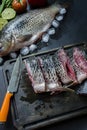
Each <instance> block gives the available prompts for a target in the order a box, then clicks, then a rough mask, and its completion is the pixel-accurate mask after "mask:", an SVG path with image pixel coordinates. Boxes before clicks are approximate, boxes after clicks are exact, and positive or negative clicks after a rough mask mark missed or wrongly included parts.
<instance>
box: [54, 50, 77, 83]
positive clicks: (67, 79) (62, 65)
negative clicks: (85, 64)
mask: <svg viewBox="0 0 87 130" xmlns="http://www.w3.org/2000/svg"><path fill="white" fill-rule="evenodd" d="M53 60H54V65H55V68H56V72H57V75H58V76H59V78H60V80H61V82H62V83H63V84H69V83H71V82H74V83H75V82H76V76H75V72H74V69H73V66H72V65H71V63H70V59H69V57H68V56H67V54H66V52H65V51H64V49H59V50H58V51H57V52H56V53H55V54H54V56H53Z"/></svg>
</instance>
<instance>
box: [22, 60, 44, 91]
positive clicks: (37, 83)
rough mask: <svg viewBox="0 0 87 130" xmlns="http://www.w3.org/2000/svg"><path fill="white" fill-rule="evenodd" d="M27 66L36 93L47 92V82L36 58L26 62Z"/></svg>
mask: <svg viewBox="0 0 87 130" xmlns="http://www.w3.org/2000/svg"><path fill="white" fill-rule="evenodd" d="M24 62H25V66H26V69H27V72H28V76H29V79H30V80H31V82H32V87H33V89H34V92H35V93H42V92H45V80H44V77H43V74H42V72H41V69H40V66H39V64H38V61H37V59H36V58H33V59H32V60H31V59H28V60H25V61H24Z"/></svg>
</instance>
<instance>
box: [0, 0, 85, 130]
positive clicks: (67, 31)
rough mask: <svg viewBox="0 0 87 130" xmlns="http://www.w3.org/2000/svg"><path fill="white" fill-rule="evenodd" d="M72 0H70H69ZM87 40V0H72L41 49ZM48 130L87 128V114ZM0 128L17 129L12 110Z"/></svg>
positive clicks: (1, 94)
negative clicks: (56, 28)
mask: <svg viewBox="0 0 87 130" xmlns="http://www.w3.org/2000/svg"><path fill="white" fill-rule="evenodd" d="M69 1H70V0H69ZM83 41H87V0H71V5H70V7H69V10H68V12H67V15H66V17H65V18H64V21H63V22H62V23H61V25H60V29H59V30H57V31H56V34H55V36H52V37H51V38H50V41H49V45H48V46H47V47H44V48H42V49H41V50H40V51H44V50H47V49H52V48H56V47H58V46H62V45H66V44H71V43H78V42H83ZM0 87H2V89H1V91H0V106H1V104H2V100H3V97H4V94H5V91H4V87H5V85H4V79H3V74H2V67H0ZM43 129H47V130H58V129H59V130H60V129H61V130H87V115H83V116H80V117H76V118H73V119H69V120H65V121H62V122H60V123H56V124H53V125H50V126H47V127H45V128H43ZM0 130H16V128H14V126H13V123H12V117H11V111H10V112H9V116H8V121H7V122H6V124H3V125H0Z"/></svg>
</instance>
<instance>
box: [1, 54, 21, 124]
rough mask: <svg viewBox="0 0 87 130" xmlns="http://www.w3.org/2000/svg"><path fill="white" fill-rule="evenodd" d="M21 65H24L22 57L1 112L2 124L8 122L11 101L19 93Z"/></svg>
mask: <svg viewBox="0 0 87 130" xmlns="http://www.w3.org/2000/svg"><path fill="white" fill-rule="evenodd" d="M21 65H22V58H21V56H19V57H18V58H17V60H16V62H15V64H14V67H13V71H12V74H11V79H10V81H9V85H8V88H7V92H6V95H5V97H4V101H3V103H2V107H1V110H0V123H4V122H6V121H7V116H8V112H9V107H10V99H11V97H12V96H13V94H14V93H15V92H17V89H18V83H19V79H20V74H21Z"/></svg>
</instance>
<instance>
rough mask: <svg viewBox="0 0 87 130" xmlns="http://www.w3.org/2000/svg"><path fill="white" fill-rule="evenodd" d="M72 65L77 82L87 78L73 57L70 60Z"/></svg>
mask: <svg viewBox="0 0 87 130" xmlns="http://www.w3.org/2000/svg"><path fill="white" fill-rule="evenodd" d="M72 65H73V68H74V70H75V73H76V78H77V83H82V81H84V80H85V79H86V78H87V73H86V72H84V71H83V70H82V69H81V68H80V67H79V65H78V64H77V63H76V61H75V59H74V58H73V60H72Z"/></svg>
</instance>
